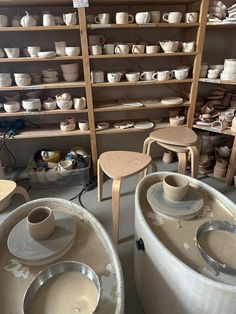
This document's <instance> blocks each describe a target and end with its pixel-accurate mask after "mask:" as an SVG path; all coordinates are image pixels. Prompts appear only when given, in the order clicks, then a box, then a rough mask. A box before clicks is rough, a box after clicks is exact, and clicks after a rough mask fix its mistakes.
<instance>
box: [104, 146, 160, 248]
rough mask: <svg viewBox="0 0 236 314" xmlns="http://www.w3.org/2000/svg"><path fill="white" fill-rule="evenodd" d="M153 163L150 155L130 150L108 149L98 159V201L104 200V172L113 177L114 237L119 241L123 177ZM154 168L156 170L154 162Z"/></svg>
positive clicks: (131, 174)
mask: <svg viewBox="0 0 236 314" xmlns="http://www.w3.org/2000/svg"><path fill="white" fill-rule="evenodd" d="M151 163H152V159H151V157H150V156H148V155H146V154H142V153H136V152H129V151H108V152H105V153H103V154H101V155H100V157H99V159H98V201H99V202H100V201H101V200H102V191H103V172H105V174H106V175H107V176H108V177H110V178H112V179H113V183H112V217H113V239H114V242H115V243H117V244H118V243H119V242H120V239H119V224H120V187H121V181H122V179H125V178H127V177H130V176H133V175H135V174H137V173H139V172H141V171H143V170H144V169H145V168H147V167H148V166H149V165H150V164H151ZM152 166H153V170H156V167H155V165H154V164H152Z"/></svg>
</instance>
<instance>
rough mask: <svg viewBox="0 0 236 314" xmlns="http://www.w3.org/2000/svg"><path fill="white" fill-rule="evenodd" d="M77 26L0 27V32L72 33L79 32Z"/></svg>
mask: <svg viewBox="0 0 236 314" xmlns="http://www.w3.org/2000/svg"><path fill="white" fill-rule="evenodd" d="M79 29H80V26H79V25H68V26H67V25H58V26H27V27H21V26H19V27H13V26H9V27H0V32H34V31H72V30H79Z"/></svg>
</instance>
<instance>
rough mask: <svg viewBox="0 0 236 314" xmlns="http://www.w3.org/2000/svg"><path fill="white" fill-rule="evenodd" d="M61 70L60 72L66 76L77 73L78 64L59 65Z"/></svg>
mask: <svg viewBox="0 0 236 314" xmlns="http://www.w3.org/2000/svg"><path fill="white" fill-rule="evenodd" d="M61 69H62V72H63V73H66V74H70V73H75V72H79V64H78V63H70V64H61Z"/></svg>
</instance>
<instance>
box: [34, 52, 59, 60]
mask: <svg viewBox="0 0 236 314" xmlns="http://www.w3.org/2000/svg"><path fill="white" fill-rule="evenodd" d="M38 56H39V58H43V59H50V58H54V57H56V52H55V51H40V52H39V53H38Z"/></svg>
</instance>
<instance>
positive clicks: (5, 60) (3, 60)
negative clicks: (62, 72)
mask: <svg viewBox="0 0 236 314" xmlns="http://www.w3.org/2000/svg"><path fill="white" fill-rule="evenodd" d="M82 59H83V57H82V56H75V57H66V56H65V57H55V58H50V59H47V58H37V57H36V58H30V57H20V58H0V63H12V62H52V61H71V60H73V61H75V60H82Z"/></svg>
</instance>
